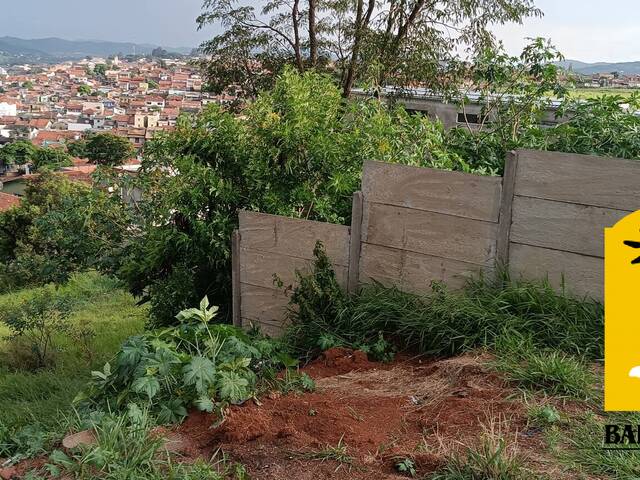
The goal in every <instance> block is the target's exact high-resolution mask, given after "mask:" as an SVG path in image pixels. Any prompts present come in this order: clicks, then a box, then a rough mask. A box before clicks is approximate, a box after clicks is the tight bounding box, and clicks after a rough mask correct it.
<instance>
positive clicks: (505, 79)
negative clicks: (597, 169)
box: [446, 38, 640, 172]
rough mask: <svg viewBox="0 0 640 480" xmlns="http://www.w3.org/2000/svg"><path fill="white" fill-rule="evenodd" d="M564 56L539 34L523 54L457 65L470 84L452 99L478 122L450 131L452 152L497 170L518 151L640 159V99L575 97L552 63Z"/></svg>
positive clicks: (488, 55) (495, 51)
mask: <svg viewBox="0 0 640 480" xmlns="http://www.w3.org/2000/svg"><path fill="white" fill-rule="evenodd" d="M561 58H562V56H561V55H560V54H559V52H558V51H557V50H556V49H555V48H554V47H553V46H552V45H551V44H550V43H549V42H548V41H545V40H544V39H542V38H538V39H534V40H532V41H531V43H530V44H529V45H528V46H526V47H525V49H524V50H523V52H522V54H521V55H520V56H519V57H511V56H509V55H507V54H505V53H504V51H503V50H502V48H501V47H500V48H491V49H485V50H484V51H482V52H481V53H480V55H478V56H477V57H476V58H475V59H474V61H473V62H471V63H464V62H461V63H459V64H457V65H453V66H452V68H453V69H456V70H458V71H459V72H461V73H458V75H462V76H464V77H465V78H467V79H468V82H467V83H468V86H467V90H466V92H463V96H462V98H460V97H459V96H458V94H457V92H456V93H452V94H451V95H452V98H453V100H457V101H458V103H459V104H460V106H461V108H462V112H463V114H464V115H465V118H467V119H468V118H469V115H470V114H474V115H477V118H478V120H477V123H475V122H474V123H468V124H467V125H463V126H461V127H457V128H453V129H451V130H450V131H449V132H447V137H446V144H447V148H448V149H449V151H450V152H451V153H456V154H458V155H460V156H461V157H462V158H464V159H465V160H466V161H467V162H468V163H469V164H470V165H471V166H473V167H475V168H479V167H484V168H488V169H490V170H491V171H495V172H501V171H502V168H503V165H504V159H505V156H506V154H507V152H508V151H510V150H515V149H519V148H529V149H535V150H548V151H559V152H567V153H580V154H587V155H600V156H611V157H620V158H629V159H640V143H639V142H638V140H637V134H636V133H637V131H638V128H640V117H638V116H637V115H636V114H635V112H636V111H638V109H639V108H640V97H639V96H638V95H631V96H630V97H629V98H623V97H620V96H615V95H603V96H602V97H596V98H591V99H588V100H583V99H576V98H573V97H571V96H570V95H569V93H570V91H569V90H568V88H567V80H566V79H564V78H563V75H562V73H561V72H560V70H559V67H557V66H556V65H554V63H553V62H554V61H557V60H559V59H561ZM471 94H473V96H474V98H471ZM474 112H477V113H474ZM554 112H555V113H554ZM552 116H555V118H553V117H552ZM550 121H553V123H554V124H553V125H551V126H549V125H548V123H549V122H550Z"/></svg>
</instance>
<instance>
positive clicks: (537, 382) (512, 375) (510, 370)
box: [495, 335, 595, 400]
mask: <svg viewBox="0 0 640 480" xmlns="http://www.w3.org/2000/svg"><path fill="white" fill-rule="evenodd" d="M497 349H498V356H497V358H496V361H495V364H496V367H497V368H498V370H500V371H501V372H502V373H504V374H505V376H506V378H507V379H509V380H511V381H514V382H517V383H518V385H520V386H522V387H524V388H527V389H532V390H534V391H540V392H544V393H546V394H548V395H553V396H564V397H570V398H577V399H581V400H587V399H591V398H593V394H594V391H593V387H592V385H593V384H594V382H595V377H594V375H593V374H592V373H591V372H590V371H589V369H588V367H587V366H586V365H584V364H583V363H582V362H581V361H579V360H578V359H576V358H574V357H571V356H569V355H567V354H566V353H563V352H561V351H558V350H545V349H536V348H535V347H533V346H532V345H531V342H530V341H529V340H527V339H524V340H523V339H521V338H519V337H518V336H517V335H512V336H508V337H507V336H505V338H503V339H501V340H499V342H498V346H497Z"/></svg>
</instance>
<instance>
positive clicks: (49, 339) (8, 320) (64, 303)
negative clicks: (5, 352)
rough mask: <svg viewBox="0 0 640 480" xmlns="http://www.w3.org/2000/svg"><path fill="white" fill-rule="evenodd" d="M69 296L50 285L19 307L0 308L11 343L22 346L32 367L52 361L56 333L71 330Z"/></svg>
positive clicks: (1, 318) (61, 333) (0, 316)
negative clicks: (59, 292) (60, 293)
mask: <svg viewBox="0 0 640 480" xmlns="http://www.w3.org/2000/svg"><path fill="white" fill-rule="evenodd" d="M72 308H73V307H72V302H71V300H70V298H68V297H65V296H62V295H58V293H57V292H56V289H55V287H53V286H52V285H49V286H47V287H45V288H43V289H41V290H40V291H39V292H37V293H36V294H35V295H34V296H33V297H32V298H30V299H28V300H26V301H24V302H23V303H22V304H21V305H19V307H18V308H15V309H13V310H11V309H9V310H5V311H3V312H0V321H1V322H2V323H4V324H5V325H6V326H7V327H8V328H9V329H10V331H11V336H10V337H8V339H9V340H10V342H11V343H12V344H18V345H17V346H18V348H20V349H22V350H24V353H25V354H26V355H25V356H26V358H30V359H31V360H32V361H31V362H30V365H29V364H27V366H30V367H32V368H43V367H46V366H48V365H50V364H52V363H53V362H54V355H55V351H56V345H55V337H56V336H59V335H65V334H70V332H71V331H72V328H73V327H72V325H71V323H70V321H69V315H70V314H71V310H72Z"/></svg>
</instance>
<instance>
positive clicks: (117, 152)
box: [84, 133, 135, 166]
mask: <svg viewBox="0 0 640 480" xmlns="http://www.w3.org/2000/svg"><path fill="white" fill-rule="evenodd" d="M84 154H85V156H86V157H87V158H88V159H89V160H90V161H91V162H93V163H96V164H99V165H110V166H114V165H122V164H123V163H124V162H125V161H126V160H128V159H130V158H131V157H133V156H134V155H135V148H134V147H133V145H131V142H129V140H127V139H126V138H124V137H119V136H117V135H113V134H112V133H99V134H95V135H89V136H88V138H87V139H86V144H85V145H84Z"/></svg>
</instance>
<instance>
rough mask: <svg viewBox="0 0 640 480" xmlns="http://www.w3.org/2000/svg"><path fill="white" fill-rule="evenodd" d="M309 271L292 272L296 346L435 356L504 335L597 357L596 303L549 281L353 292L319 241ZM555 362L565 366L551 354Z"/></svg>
mask: <svg viewBox="0 0 640 480" xmlns="http://www.w3.org/2000/svg"><path fill="white" fill-rule="evenodd" d="M314 253H315V255H316V261H315V264H314V270H313V272H312V273H311V274H310V275H306V276H304V275H301V274H299V273H298V278H299V286H298V287H297V288H296V289H295V290H294V292H293V295H292V297H291V308H290V315H289V318H290V321H291V327H290V328H289V330H288V332H287V333H288V334H287V339H288V341H289V342H290V343H292V344H293V345H294V346H295V347H296V348H298V349H301V350H305V351H307V352H308V351H313V350H314V349H316V350H317V349H318V348H330V347H334V346H345V347H350V348H361V349H363V350H365V351H366V352H367V353H370V354H371V353H373V354H374V355H375V356H377V357H384V356H385V354H387V353H388V352H392V351H393V347H394V346H396V347H398V348H400V349H402V350H413V351H417V352H420V353H423V354H429V355H435V356H450V355H457V354H460V353H463V352H465V351H468V350H471V349H475V348H481V347H487V348H490V349H495V348H496V347H497V346H498V344H499V343H501V342H503V339H504V338H505V337H511V336H516V337H518V338H526V339H528V341H529V342H530V344H531V347H532V348H534V349H553V350H558V351H562V352H565V353H566V354H569V355H576V356H579V357H582V358H585V359H591V360H592V359H599V358H602V356H603V349H604V341H603V336H604V311H603V307H602V305H601V304H600V303H598V302H596V301H593V300H589V299H582V300H577V299H574V298H571V297H570V296H569V295H568V294H566V292H563V291H562V292H556V291H555V290H554V289H553V288H552V287H551V285H550V284H549V283H548V282H524V281H516V280H512V279H511V278H509V276H508V275H507V274H503V275H501V276H500V278H499V279H498V280H489V279H487V278H483V277H478V278H475V279H473V280H470V281H469V283H468V284H467V286H466V287H465V288H464V289H462V290H461V291H450V290H448V289H447V288H446V287H445V286H443V285H441V284H434V285H433V286H432V292H431V293H430V294H428V295H416V294H412V293H407V292H402V291H400V290H399V289H397V288H396V287H387V286H384V285H382V284H380V283H375V282H374V283H372V284H370V285H366V286H364V287H362V289H361V290H360V292H358V293H357V294H354V295H350V296H349V295H346V294H345V293H344V292H343V291H342V290H341V288H340V286H339V284H338V282H337V279H336V276H335V273H334V271H333V269H332V266H331V262H330V261H329V259H328V258H327V256H326V253H325V252H324V249H323V248H322V245H321V244H318V245H317V246H316V249H315V252H314ZM555 363H556V366H557V367H558V368H561V367H562V368H564V367H566V363H567V362H565V361H564V359H562V358H561V357H558V358H557V359H556V362H555Z"/></svg>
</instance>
